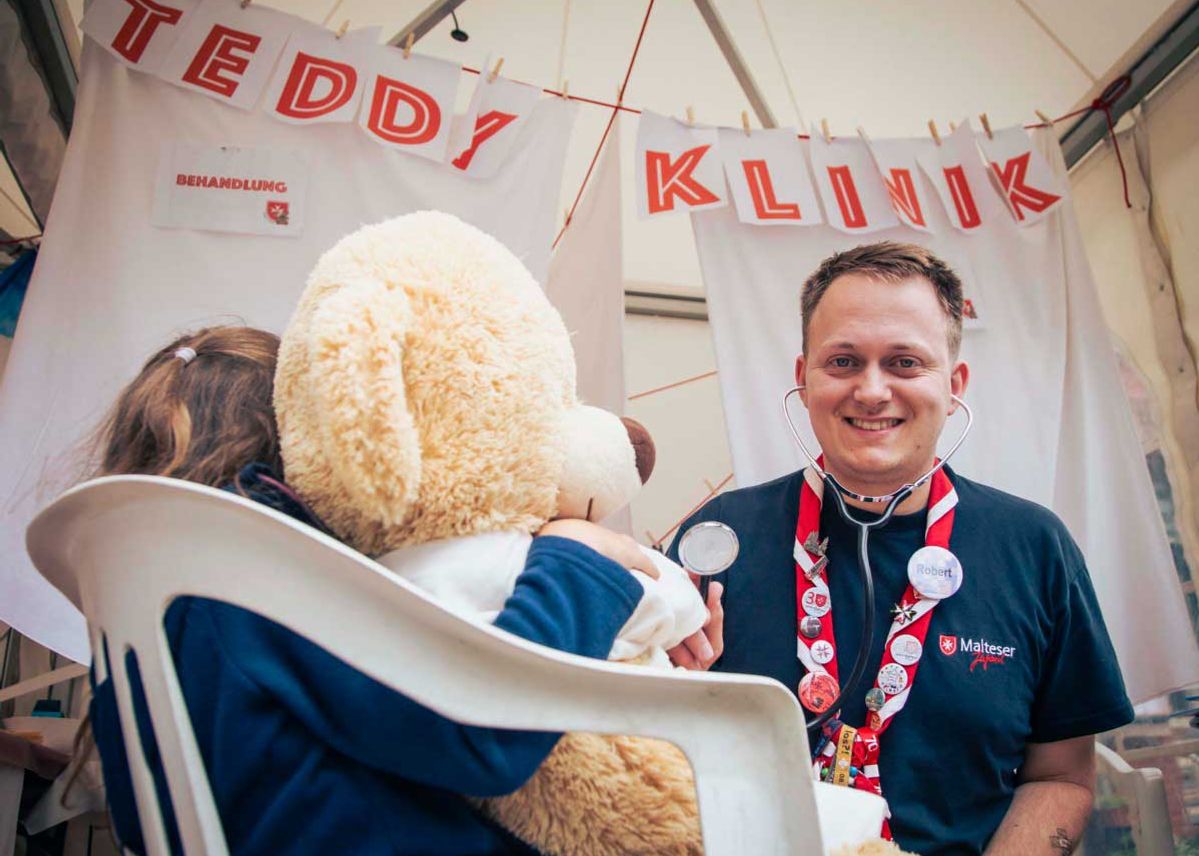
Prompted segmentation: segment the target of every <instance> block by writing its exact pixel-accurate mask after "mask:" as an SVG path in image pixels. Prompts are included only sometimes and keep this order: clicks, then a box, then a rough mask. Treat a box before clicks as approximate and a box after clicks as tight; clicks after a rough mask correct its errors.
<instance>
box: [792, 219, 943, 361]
mask: <svg viewBox="0 0 1199 856" xmlns="http://www.w3.org/2000/svg"><path fill="white" fill-rule="evenodd" d="M847 273H862V274H866V275H868V276H873V277H876V278H878V279H881V280H885V281H887V282H900V281H901V280H905V279H908V278H909V277H913V276H922V277H924V278H925V279H927V280H928V281H929V282H930V283H932V286H933V289H934V290H935V291H936V292H937V300H938V301H939V302H940V303H941V308H942V309H944V310H945V315H946V316H947V317H948V318H949V355H950V356H951V357H952V358H954V359H956V358H957V355H958V350H959V348H960V347H961V345H962V306H963V302H964V301H963V298H962V281H961V280H960V279H958V275H957V274H956V273H954V272H953V269H952V268H951V267H950V266H949V265H947V264H945V262H943V261H941V259H939V258H937V257H936V256H935V255H933V254H932V253H931V252H929V251H928V250H926V249H925V248H924V247H921V246H918V245H917V244H901V243H898V242H897V241H879V242H877V243H874V244H863V245H862V246H860V247H854V248H853V249H852V250H845V251H844V252H840V253H835V254H833V255H831V256H829V257H828V258H827V259H825V260H824V261H823V262H821V263H820V267H818V268H816V272H815V273H813V274H812V275H811V276H809V277H808V279H807V281H806V282H805V283H804V284H803V291H802V292H801V296H800V307H801V312H802V316H803V344H804V351H807V349H808V325H809V324H810V323H811V321H812V315H813V314H814V313H815V312H816V307H817V306H818V305H819V304H820V301H821V299H822V298H823V297H824V293H825V292H826V291H828V289H829V286H830V285H832V284H833V281H834V280H835V279H837V277H839V276H844V275H845V274H847Z"/></svg>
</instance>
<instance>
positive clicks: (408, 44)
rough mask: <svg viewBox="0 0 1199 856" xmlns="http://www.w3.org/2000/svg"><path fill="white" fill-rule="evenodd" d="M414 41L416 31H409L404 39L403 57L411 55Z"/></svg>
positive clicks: (406, 57)
mask: <svg viewBox="0 0 1199 856" xmlns="http://www.w3.org/2000/svg"><path fill="white" fill-rule="evenodd" d="M415 42H416V33H409V34H408V38H406V39H404V59H408V57H410V56H412V45H413V44H414V43H415Z"/></svg>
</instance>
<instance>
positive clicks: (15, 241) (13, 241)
mask: <svg viewBox="0 0 1199 856" xmlns="http://www.w3.org/2000/svg"><path fill="white" fill-rule="evenodd" d="M40 237H41V235H30V236H29V237H28V238H8V239H7V240H3V241H0V245H3V246H8V245H9V244H23V243H25V242H26V241H36V240H37V239H38V238H40Z"/></svg>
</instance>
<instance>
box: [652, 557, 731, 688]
mask: <svg viewBox="0 0 1199 856" xmlns="http://www.w3.org/2000/svg"><path fill="white" fill-rule="evenodd" d="M691 578H692V579H693V580H694V579H696V577H695V575H694V574H692V575H691ZM722 594H724V586H722V585H721V584H720V583H718V582H713V583H712V584H711V586H709V587H708V620H707V622H705V624H704V626H703V627H702V628H700V629H699V630H697V631H696V632H695V633H692V634H691V635H690V636H688V637H687V638H686V639H684V640H683V641H682V642H680V643H679V644H678V645H676V646H675V647H673V648H671V649H670V650H669V651H667V652H666V653H667V654H669V655H670V661H671V662H672V663H674V664H675V665H676V666H682V667H683V668H684V669H692V670H694V671H699V672H702V671H706V670H707V669H708V668H710V667H711V665H712V664H713V663H715V662H716V661H717V660H719V659H720V655H721V654H723V653H724V607H723V606H721V604H720V596H721V595H722Z"/></svg>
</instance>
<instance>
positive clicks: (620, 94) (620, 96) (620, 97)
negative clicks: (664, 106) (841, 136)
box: [550, 0, 654, 250]
mask: <svg viewBox="0 0 1199 856" xmlns="http://www.w3.org/2000/svg"><path fill="white" fill-rule="evenodd" d="M652 11H654V0H649V5H648V6H646V7H645V17H644V18H643V19H642V20H641V30H640V32H638V33H637V44H635V45H633V55H632V56H630V57H629V67H628V68H627V69H625V73H624V80H623V81H621V83H620V89H619V90H618V91H617V93H616V103H615V104H614V105H612V115H611V116H609V117H608V124H607V126H606V127H605V128H604V135H603V136H602V137H600V141H599V145H598V146H596V148H595V154H594V155H592V156H591V164H590V165H589V166H588V167H587V174H586V175H584V176H583V183H582V184H580V185H579V192H578V193H576V194H575V201H574V202H573V203H571V206H570V210H569V211H567V212H566V220H565V221H563V223H562V228H561V229H560V230H558V236H557V237H556V238H554V243H553V244H551V245H550V249H551V250H552V249H554V248H555V247H557V246H558V242H559V241H561V240H562V236H563V235H564V234H565V233H566V227H567V226H569V225H570V221H571V218H573V217H574V216H575V209H576V208H578V207H579V200H580V199H582V198H583V191H584V190H586V189H587V182H588V181H589V180H590V179H591V173H592V171H593V170H594V169H595V164H596V161H598V160H599V156H600V152H602V151H603V150H604V143H606V142H607V141H608V135H609V134H610V133H612V125H613V124H615V122H616V117H617V116H619V115H620V108H621V105H622V104H623V103H624V92H625V89H626V88H627V87H628V85H629V77H631V76H632V74H633V66H634V65H635V64H636V62H637V54H638V53H639V52H640V51H641V40H642V39H643V38H644V37H645V28H646V26H648V25H649V15H650V12H652Z"/></svg>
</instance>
